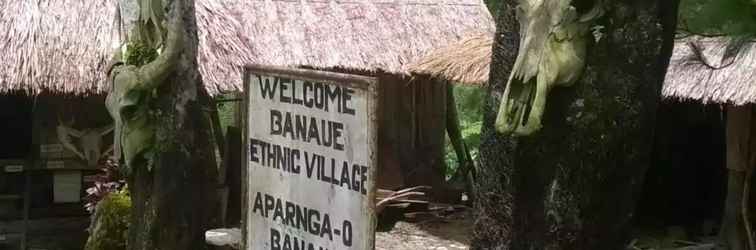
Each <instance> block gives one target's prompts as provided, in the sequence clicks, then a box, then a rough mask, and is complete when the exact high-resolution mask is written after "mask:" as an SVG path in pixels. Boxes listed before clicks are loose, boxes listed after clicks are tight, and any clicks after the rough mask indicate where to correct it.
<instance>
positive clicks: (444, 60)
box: [407, 32, 493, 85]
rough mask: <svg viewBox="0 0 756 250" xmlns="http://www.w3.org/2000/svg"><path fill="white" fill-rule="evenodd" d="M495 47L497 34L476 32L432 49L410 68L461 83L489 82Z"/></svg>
mask: <svg viewBox="0 0 756 250" xmlns="http://www.w3.org/2000/svg"><path fill="white" fill-rule="evenodd" d="M492 49H493V33H491V32H488V33H475V34H472V35H469V36H467V37H466V38H463V39H462V40H460V41H458V42H455V43H452V44H450V45H447V46H445V47H442V48H439V49H436V50H434V51H431V52H430V53H428V54H427V55H426V56H423V57H422V58H420V60H418V61H416V62H412V63H410V64H409V65H408V66H407V69H408V70H409V71H412V72H415V73H420V74H428V75H432V76H435V77H439V78H443V79H447V80H449V81H452V82H454V83H458V84H464V85H483V84H484V83H486V82H488V74H489V71H490V66H491V54H492V53H491V51H492Z"/></svg>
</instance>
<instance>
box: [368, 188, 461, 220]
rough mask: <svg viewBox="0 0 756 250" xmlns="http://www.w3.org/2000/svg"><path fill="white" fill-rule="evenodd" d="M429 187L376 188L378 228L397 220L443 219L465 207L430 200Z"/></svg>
mask: <svg viewBox="0 0 756 250" xmlns="http://www.w3.org/2000/svg"><path fill="white" fill-rule="evenodd" d="M430 189H431V187H428V186H419V187H413V188H407V189H402V190H398V191H392V190H385V189H378V191H377V192H376V202H375V204H376V208H375V211H376V214H377V215H378V224H379V230H381V228H383V230H389V229H390V228H391V227H393V224H394V223H396V222H397V221H400V220H401V221H408V222H424V221H431V220H439V219H444V218H445V217H447V216H450V215H452V214H455V213H457V212H460V211H463V210H464V209H466V208H467V207H466V206H463V205H456V204H444V203H436V202H431V201H430V199H429V198H428V196H427V193H428V192H429V191H430Z"/></svg>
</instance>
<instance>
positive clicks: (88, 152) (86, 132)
mask: <svg viewBox="0 0 756 250" xmlns="http://www.w3.org/2000/svg"><path fill="white" fill-rule="evenodd" d="M73 124H74V120H73V119H71V120H70V121H69V122H63V120H62V119H61V117H60V115H59V116H58V126H57V128H56V132H57V135H58V140H59V141H60V143H61V144H63V147H65V148H66V149H68V150H70V151H71V152H73V153H74V154H76V155H77V156H78V157H79V158H80V159H82V160H84V161H86V162H87V165H88V166H96V165H97V162H98V161H99V160H100V157H101V156H102V155H103V154H107V153H108V152H109V151H111V150H113V148H112V146H110V147H108V150H106V151H105V152H103V151H102V149H103V140H102V138H103V136H105V135H107V134H108V133H110V132H111V131H113V125H108V126H105V127H101V128H86V129H81V130H78V129H75V128H73ZM76 142H78V143H76Z"/></svg>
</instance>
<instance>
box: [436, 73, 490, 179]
mask: <svg viewBox="0 0 756 250" xmlns="http://www.w3.org/2000/svg"><path fill="white" fill-rule="evenodd" d="M485 96H486V91H485V89H482V88H478V87H469V86H455V87H454V99H455V100H456V101H457V103H456V104H457V115H458V118H459V126H460V130H461V133H462V140H463V141H464V142H465V145H467V148H468V149H469V150H470V156H472V158H473V161H474V160H476V159H477V158H478V145H479V144H480V127H481V125H482V124H483V101H484V100H485ZM445 161H446V166H447V170H446V175H447V177H450V175H451V174H453V173H454V171H455V170H456V169H457V167H458V166H457V165H458V162H457V155H456V154H455V153H454V148H453V147H452V145H451V143H450V142H449V139H448V137H447V140H446V156H445Z"/></svg>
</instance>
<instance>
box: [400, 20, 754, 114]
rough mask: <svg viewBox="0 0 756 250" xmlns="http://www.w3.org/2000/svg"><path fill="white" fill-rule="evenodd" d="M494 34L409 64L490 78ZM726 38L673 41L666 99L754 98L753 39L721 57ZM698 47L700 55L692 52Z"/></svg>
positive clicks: (446, 75)
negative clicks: (727, 57) (730, 56)
mask: <svg viewBox="0 0 756 250" xmlns="http://www.w3.org/2000/svg"><path fill="white" fill-rule="evenodd" d="M492 43H493V34H492V33H481V34H475V35H473V36H470V37H467V38H465V39H462V40H461V41H459V42H457V43H452V44H450V45H447V46H445V47H443V48H440V49H437V50H435V51H433V52H431V53H428V54H427V55H426V56H424V57H422V58H421V59H420V60H418V61H417V62H413V63H411V64H409V65H408V69H409V70H410V71H412V72H415V73H421V74H429V75H433V76H436V77H441V78H443V79H447V80H450V81H453V82H457V83H461V84H469V85H482V84H484V83H485V82H487V81H488V74H489V66H490V64H491V50H492ZM728 44H730V38H725V37H716V38H703V37H688V38H684V39H679V40H677V41H676V42H675V48H674V53H673V55H672V58H671V60H670V65H669V68H668V69H667V74H666V78H665V82H664V87H663V89H662V96H663V97H664V98H668V99H691V100H697V101H700V102H703V103H729V104H735V105H743V104H746V103H756V43H749V44H746V45H745V46H743V47H742V48H741V49H740V50H737V51H735V52H737V55H736V56H735V57H733V58H732V59H724V55H725V52H726V51H727V49H728ZM696 49H699V50H700V51H701V52H702V53H700V54H701V55H702V56H697V53H694V52H695V50H696Z"/></svg>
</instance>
